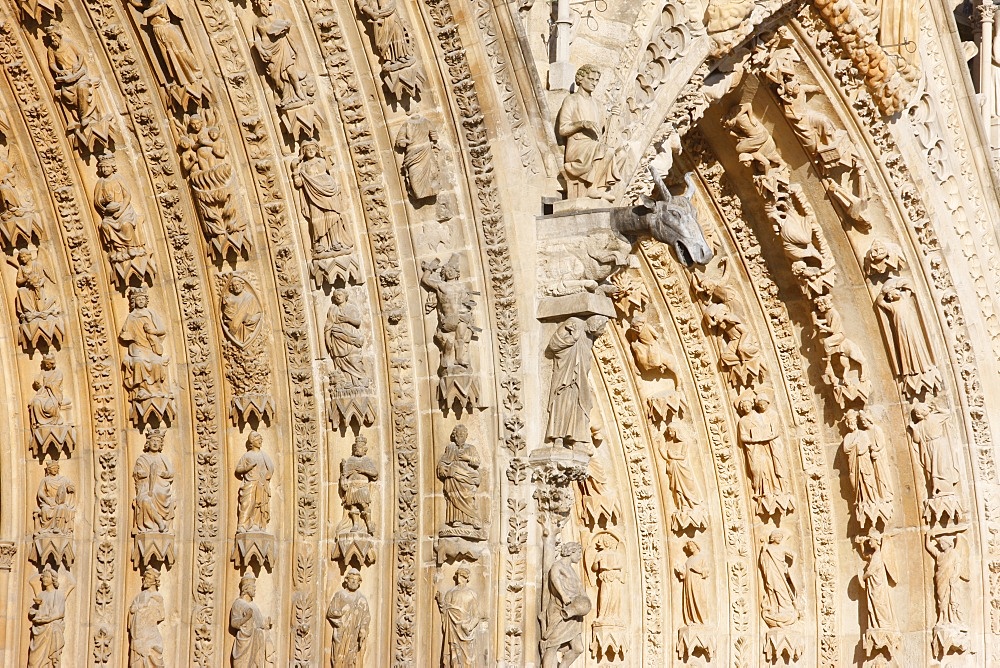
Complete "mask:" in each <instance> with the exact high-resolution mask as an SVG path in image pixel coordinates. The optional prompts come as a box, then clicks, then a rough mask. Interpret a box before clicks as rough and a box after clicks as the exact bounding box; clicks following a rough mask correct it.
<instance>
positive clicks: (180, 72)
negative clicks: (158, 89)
mask: <svg viewBox="0 0 1000 668" xmlns="http://www.w3.org/2000/svg"><path fill="white" fill-rule="evenodd" d="M129 2H130V3H131V4H132V6H133V7H135V8H136V9H137V10H138V11H139V12H141V13H142V16H143V18H145V19H146V25H147V26H149V29H150V32H152V34H153V41H154V42H155V44H156V47H157V49H158V50H159V52H160V59H161V60H162V61H163V63H164V64H165V65H166V70H165V71H164V73H163V74H164V75H165V76H166V79H167V80H165V81H164V82H163V83H164V85H165V86H166V89H167V92H168V93H169V94H170V97H171V99H172V100H173V102H174V104H176V105H177V106H178V107H179V108H180V109H182V110H183V109H187V108H188V105H190V104H192V103H195V104H200V105H202V106H208V105H209V104H210V103H211V101H212V98H213V96H214V95H213V92H212V85H211V83H210V82H209V80H208V79H207V78H206V77H205V73H204V72H203V71H202V67H201V63H199V62H198V57H197V56H195V55H194V52H192V51H191V47H190V45H189V44H188V40H187V38H186V37H185V36H184V31H183V28H182V26H183V25H184V18H185V17H184V11H183V9H182V6H181V5H180V4H179V3H177V1H176V0H129ZM175 21H176V22H175Z"/></svg>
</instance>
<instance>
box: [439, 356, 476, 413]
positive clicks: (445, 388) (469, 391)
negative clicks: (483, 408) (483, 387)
mask: <svg viewBox="0 0 1000 668" xmlns="http://www.w3.org/2000/svg"><path fill="white" fill-rule="evenodd" d="M438 399H440V400H441V403H442V405H444V406H445V407H446V408H450V407H452V406H454V405H455V404H456V403H457V404H458V406H460V407H462V408H465V409H466V410H468V411H471V410H473V409H474V408H479V407H480V406H479V378H478V377H477V376H476V374H475V373H473V372H472V371H471V370H469V369H467V368H465V367H457V366H456V367H449V368H447V369H443V370H442V371H441V378H440V380H439V381H438Z"/></svg>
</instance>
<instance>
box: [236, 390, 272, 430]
mask: <svg viewBox="0 0 1000 668" xmlns="http://www.w3.org/2000/svg"><path fill="white" fill-rule="evenodd" d="M273 415H274V399H272V398H271V395H270V394H261V393H247V394H238V395H236V396H235V397H233V398H232V400H231V401H230V402H229V417H230V419H231V420H232V422H233V426H239V423H240V420H242V421H243V422H250V421H251V420H256V421H257V422H263V421H264V420H270V419H271V417H272V416H273Z"/></svg>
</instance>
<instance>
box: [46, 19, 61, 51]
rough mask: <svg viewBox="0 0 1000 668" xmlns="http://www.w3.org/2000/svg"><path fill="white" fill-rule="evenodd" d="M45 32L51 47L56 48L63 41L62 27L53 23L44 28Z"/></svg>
mask: <svg viewBox="0 0 1000 668" xmlns="http://www.w3.org/2000/svg"><path fill="white" fill-rule="evenodd" d="M45 34H46V36H47V37H48V38H49V44H51V45H52V48H53V49H58V48H59V46H60V45H61V44H62V41H63V35H64V32H63V27H62V26H60V25H58V24H55V23H53V24H52V25H49V26H48V27H46V28H45Z"/></svg>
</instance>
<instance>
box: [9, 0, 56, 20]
mask: <svg viewBox="0 0 1000 668" xmlns="http://www.w3.org/2000/svg"><path fill="white" fill-rule="evenodd" d="M17 6H18V7H20V8H21V11H22V12H24V13H25V15H27V16H30V17H31V18H33V19H34V20H35V22H36V23H38V24H39V25H42V24H43V23H44V22H45V21H46V19H47V18H48V19H54V18H55V17H56V16H58V15H59V14H60V13H61V12H62V8H63V3H62V0H17Z"/></svg>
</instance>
